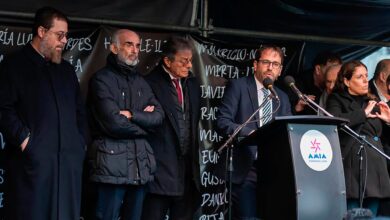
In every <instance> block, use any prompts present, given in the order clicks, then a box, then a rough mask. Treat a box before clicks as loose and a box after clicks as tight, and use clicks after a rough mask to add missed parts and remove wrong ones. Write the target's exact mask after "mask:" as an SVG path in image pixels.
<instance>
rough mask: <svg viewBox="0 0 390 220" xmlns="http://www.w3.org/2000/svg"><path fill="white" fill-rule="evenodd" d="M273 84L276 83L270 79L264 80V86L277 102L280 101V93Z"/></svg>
mask: <svg viewBox="0 0 390 220" xmlns="http://www.w3.org/2000/svg"><path fill="white" fill-rule="evenodd" d="M273 83H274V82H273V81H272V79H270V78H268V77H267V78H265V79H264V80H263V86H264V87H265V88H267V89H268V90H269V91H270V92H271V93H272V95H273V96H274V97H275V99H276V100H279V96H278V93H276V91H275V89H274V87H273Z"/></svg>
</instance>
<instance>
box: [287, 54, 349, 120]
mask: <svg viewBox="0 0 390 220" xmlns="http://www.w3.org/2000/svg"><path fill="white" fill-rule="evenodd" d="M341 64H342V60H341V58H340V56H339V55H337V54H335V53H333V52H330V51H323V52H320V53H319V54H317V56H316V57H315V58H314V61H313V68H312V69H310V70H308V71H305V72H303V73H302V74H300V75H299V76H298V77H297V86H298V88H299V89H300V90H301V91H302V92H303V93H304V94H306V95H307V96H308V97H309V98H310V99H312V100H313V101H315V102H316V103H317V104H319V103H320V98H321V95H322V93H323V92H324V90H325V72H326V70H327V69H328V68H329V67H330V66H333V65H341ZM289 96H290V102H291V105H292V106H294V108H293V109H292V111H293V113H295V114H299V115H315V114H317V112H315V111H314V110H313V109H311V108H310V107H309V106H307V105H306V103H305V102H304V101H302V100H300V99H298V97H297V96H296V94H292V93H289Z"/></svg>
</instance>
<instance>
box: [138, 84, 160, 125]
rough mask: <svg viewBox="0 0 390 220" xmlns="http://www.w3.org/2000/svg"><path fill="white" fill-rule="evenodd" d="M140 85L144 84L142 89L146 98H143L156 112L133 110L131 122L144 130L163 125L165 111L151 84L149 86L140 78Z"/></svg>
mask: <svg viewBox="0 0 390 220" xmlns="http://www.w3.org/2000/svg"><path fill="white" fill-rule="evenodd" d="M140 83H142V88H143V91H144V94H143V96H144V97H142V98H143V99H147V103H148V104H147V105H152V106H154V111H153V112H145V111H140V110H131V112H132V114H133V117H132V118H131V121H132V122H134V123H136V124H137V125H139V126H140V127H142V128H144V129H150V128H155V127H157V126H159V125H161V124H162V121H163V119H164V111H163V109H162V107H161V105H160V103H159V102H158V101H157V99H156V97H155V96H154V94H153V92H152V89H151V88H150V86H149V84H147V83H146V81H145V80H144V79H143V78H140ZM144 107H146V106H144Z"/></svg>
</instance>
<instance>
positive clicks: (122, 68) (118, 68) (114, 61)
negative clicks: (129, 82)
mask: <svg viewBox="0 0 390 220" xmlns="http://www.w3.org/2000/svg"><path fill="white" fill-rule="evenodd" d="M107 66H108V67H109V68H111V69H113V70H114V72H115V73H119V74H121V75H123V76H132V75H135V74H137V70H136V67H133V66H129V65H126V64H125V63H123V62H122V61H120V60H119V59H118V57H117V55H115V54H113V53H110V54H109V55H108V56H107Z"/></svg>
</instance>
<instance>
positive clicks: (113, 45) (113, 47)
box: [110, 43, 119, 54]
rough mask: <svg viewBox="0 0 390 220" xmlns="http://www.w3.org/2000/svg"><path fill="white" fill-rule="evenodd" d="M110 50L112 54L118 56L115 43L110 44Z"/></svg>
mask: <svg viewBox="0 0 390 220" xmlns="http://www.w3.org/2000/svg"><path fill="white" fill-rule="evenodd" d="M110 50H111V52H112V53H113V54H118V50H119V48H118V47H117V45H116V44H115V43H112V44H110Z"/></svg>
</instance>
